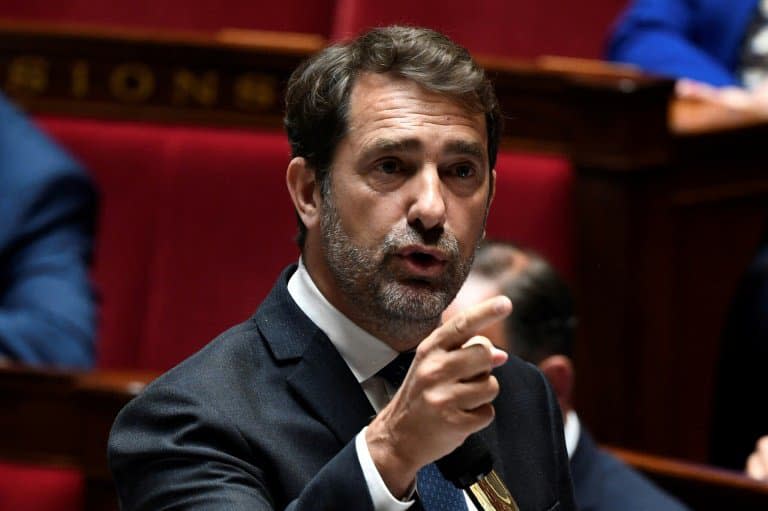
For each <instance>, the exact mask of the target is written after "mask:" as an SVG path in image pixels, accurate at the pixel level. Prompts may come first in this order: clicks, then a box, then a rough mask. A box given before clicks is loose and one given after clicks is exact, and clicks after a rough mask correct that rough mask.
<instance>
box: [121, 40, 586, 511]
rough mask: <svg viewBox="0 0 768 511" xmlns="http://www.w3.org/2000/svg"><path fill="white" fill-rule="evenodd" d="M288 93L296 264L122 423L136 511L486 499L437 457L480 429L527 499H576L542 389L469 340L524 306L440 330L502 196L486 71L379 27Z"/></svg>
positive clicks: (328, 56)
mask: <svg viewBox="0 0 768 511" xmlns="http://www.w3.org/2000/svg"><path fill="white" fill-rule="evenodd" d="M286 105H287V113H286V120H285V123H286V127H287V131H288V136H289V138H290V142H291V146H292V152H293V156H294V158H293V159H292V160H291V162H290V164H289V166H288V170H287V176H286V177H287V184H288V190H289V192H290V194H291V197H292V200H293V204H294V206H295V208H296V212H297V216H298V219H299V239H298V241H299V245H300V246H301V254H302V255H301V259H300V261H299V264H298V266H291V267H290V268H288V269H287V270H285V271H284V272H283V274H282V275H281V277H280V278H279V280H278V282H277V284H276V285H275V287H274V289H273V290H272V292H271V294H270V295H269V296H268V297H267V299H266V300H265V301H264V303H263V304H262V305H261V306H260V307H259V309H258V310H257V312H256V314H255V315H254V316H253V317H252V318H251V319H250V320H248V321H246V322H245V323H243V324H241V325H239V326H236V327H234V328H233V329H231V330H229V331H228V332H226V333H224V334H223V335H221V336H220V337H219V338H217V339H216V340H214V341H213V342H212V343H210V344H209V345H208V346H207V347H206V348H204V349H203V350H202V351H201V352H199V353H197V354H196V355H194V356H193V357H192V358H190V359H189V360H187V361H185V362H183V363H182V364H181V365H179V366H178V367H176V368H175V369H173V370H171V371H170V372H169V373H167V374H166V375H164V376H162V377H160V378H159V379H158V380H157V381H155V382H154V383H153V384H151V385H150V386H149V387H148V388H147V389H146V391H145V392H144V393H143V394H142V395H141V396H139V397H138V398H137V399H136V400H134V401H133V402H131V403H130V404H129V405H128V406H127V407H126V408H125V409H124V410H123V411H122V412H121V414H120V415H119V416H118V418H117V420H116V422H115V425H114V427H113V430H112V434H111V437H110V445H109V456H110V462H111V467H112V470H113V473H114V476H115V479H116V482H117V488H118V493H119V497H120V500H121V505H122V508H123V509H124V510H149V509H153V510H154V509H170V508H183V509H243V510H246V509H247V510H256V509H293V510H299V509H312V510H324V509H327V510H342V509H350V510H356V511H357V510H374V509H375V510H399V509H409V508H411V509H427V510H438V509H439V510H445V511H449V510H454V509H455V510H458V509H471V508H468V507H467V506H468V505H471V504H469V503H467V497H466V495H465V494H463V493H462V492H460V491H458V490H457V489H456V488H454V487H452V486H450V484H449V483H447V481H445V479H444V478H442V477H441V476H440V474H439V473H438V472H437V471H436V470H435V469H434V467H435V465H434V463H433V462H434V461H435V460H437V459H438V458H441V457H442V456H444V455H446V454H448V453H450V452H451V451H453V450H454V449H455V448H456V447H457V446H459V445H460V444H461V443H462V442H463V441H464V440H465V438H467V436H468V435H470V434H472V433H474V432H478V431H479V432H480V434H481V436H482V437H483V438H484V439H485V441H486V442H487V443H488V444H489V445H490V447H491V449H492V450H493V452H494V453H495V454H496V459H495V465H494V466H495V469H496V471H497V472H498V473H499V474H500V475H501V477H502V478H503V479H504V480H505V481H506V483H507V485H508V487H509V489H510V490H511V493H512V495H513V497H514V498H515V499H516V501H517V504H518V506H519V508H520V509H521V510H541V511H544V510H570V509H574V507H575V506H574V503H573V495H572V489H571V482H570V476H569V473H568V462H567V458H566V455H565V447H564V443H563V436H562V422H561V419H560V416H559V410H558V407H557V404H556V401H555V398H554V396H553V394H552V393H551V390H550V389H549V388H548V386H547V384H546V380H545V379H544V377H543V376H542V375H541V374H540V373H539V372H537V371H536V370H535V369H533V368H531V367H530V366H528V365H526V364H524V363H523V362H521V361H520V360H518V359H514V358H512V359H510V360H508V361H507V356H506V354H505V353H504V352H502V351H500V350H498V349H494V348H493V347H492V345H491V343H490V342H489V341H488V339H485V338H482V337H477V336H475V332H476V331H478V330H479V329H481V328H483V327H484V326H485V325H487V324H489V323H492V322H494V321H498V320H500V319H501V318H503V317H504V316H505V315H507V314H509V312H510V309H511V305H510V303H509V300H508V299H506V298H504V297H495V298H493V299H490V300H488V301H486V302H484V303H483V304H480V305H479V306H477V307H475V308H473V309H471V310H469V311H467V312H466V313H464V314H460V315H458V316H457V317H456V318H455V319H454V320H452V321H450V322H448V323H446V324H443V325H441V324H440V315H441V313H442V311H443V309H444V308H445V306H446V305H447V304H448V303H449V302H450V301H451V299H452V298H453V296H454V295H455V293H456V291H458V289H459V287H460V286H461V283H462V281H463V280H464V278H465V277H466V274H467V272H468V271H469V267H470V266H471V262H472V257H473V254H474V249H475V246H476V244H477V243H478V241H479V240H480V239H481V237H482V236H483V233H484V226H485V219H486V216H487V212H488V207H489V206H490V202H491V199H492V197H493V190H494V186H493V180H494V171H493V167H494V163H495V159H496V151H497V147H498V141H499V134H500V113H499V110H498V105H497V102H496V98H495V95H494V93H493V89H492V87H491V85H490V83H489V82H488V81H487V79H486V78H485V76H484V73H483V71H482V70H481V69H480V68H479V67H478V66H477V65H476V64H475V63H474V61H472V59H471V57H470V56H469V54H468V53H467V52H466V50H464V49H463V48H460V47H458V46H456V45H455V44H454V43H452V42H451V41H450V40H448V39H447V38H445V37H444V36H442V35H440V34H437V33H435V32H432V31H429V30H425V29H417V28H404V27H389V28H384V29H376V30H373V31H371V32H369V33H367V34H365V35H363V36H361V37H359V38H358V39H356V40H354V41H352V42H349V43H346V44H341V45H336V46H332V47H329V48H327V49H326V50H324V51H322V52H321V53H319V54H318V55H316V56H315V57H313V58H311V59H310V60H309V61H307V62H306V63H304V64H303V65H302V66H300V67H299V68H298V69H297V70H296V71H295V72H294V74H293V76H292V77H291V79H290V81H289V84H288V89H287V94H286ZM414 350H415V354H414ZM403 354H405V355H403ZM408 354H410V356H412V357H413V361H412V363H411V365H410V370H407V367H408V366H407V365H400V366H399V367H398V369H402V370H403V371H402V372H401V375H403V374H404V380H402V381H401V383H400V382H395V379H396V378H394V377H390V376H389V375H390V374H391V371H390V369H391V368H393V367H394V366H392V365H391V364H390V363H391V362H392V361H393V360H394V361H395V362H396V363H399V362H401V361H402V360H403V359H404V358H407V356H408ZM505 362H506V363H505ZM382 370H383V372H382ZM406 371H407V374H405V373H406ZM494 417H495V420H494Z"/></svg>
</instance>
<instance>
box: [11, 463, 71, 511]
mask: <svg viewBox="0 0 768 511" xmlns="http://www.w3.org/2000/svg"><path fill="white" fill-rule="evenodd" d="M84 490H85V481H84V478H83V475H82V474H81V473H80V472H79V471H77V470H67V469H53V468H40V467H34V466H28V465H22V464H16V463H5V462H3V463H0V509H3V510H9V511H11V510H19V511H22V510H23V511H81V510H82V509H83V507H84V504H85V491H84Z"/></svg>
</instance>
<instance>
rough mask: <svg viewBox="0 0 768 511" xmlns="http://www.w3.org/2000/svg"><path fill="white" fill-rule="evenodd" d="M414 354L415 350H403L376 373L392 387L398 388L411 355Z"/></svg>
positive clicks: (411, 357)
mask: <svg viewBox="0 0 768 511" xmlns="http://www.w3.org/2000/svg"><path fill="white" fill-rule="evenodd" d="M415 356H416V352H415V351H405V352H403V353H400V354H399V355H398V356H397V357H395V359H394V360H393V361H392V362H390V363H389V364H387V365H386V366H384V368H383V369H381V370H380V371H379V372H378V373H376V374H378V375H379V376H381V377H382V378H384V379H385V380H387V382H388V383H389V384H390V385H392V386H393V387H395V388H398V387H400V385H401V384H402V383H403V380H404V379H405V375H406V374H408V368H410V367H411V363H412V362H413V357H415Z"/></svg>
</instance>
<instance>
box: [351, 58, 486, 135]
mask: <svg viewBox="0 0 768 511" xmlns="http://www.w3.org/2000/svg"><path fill="white" fill-rule="evenodd" d="M397 99H400V100H411V101H414V102H419V103H420V104H421V106H423V107H424V108H425V109H427V110H429V109H435V110H440V111H441V112H442V113H444V112H445V111H446V110H448V111H449V112H450V114H451V115H455V116H461V117H466V118H468V119H472V120H473V121H475V122H478V121H480V122H482V123H483V124H485V115H484V114H483V113H482V112H479V111H475V110H473V109H470V108H469V107H468V105H466V104H465V103H464V102H463V101H461V100H460V99H459V98H458V97H456V96H453V95H450V94H445V93H441V92H438V91H434V90H431V89H428V88H426V87H424V86H422V85H421V84H419V83H418V82H416V81H414V80H411V79H409V78H406V77H403V76H400V75H397V74H394V73H374V72H371V71H366V72H363V73H360V74H359V75H358V76H357V77H356V78H355V80H354V82H353V83H352V88H351V91H350V97H349V113H350V114H352V113H355V114H361V113H363V114H364V113H366V112H371V111H377V110H381V109H386V108H388V107H391V106H392V102H393V101H395V100H397ZM352 120H353V119H349V121H350V123H351V122H352Z"/></svg>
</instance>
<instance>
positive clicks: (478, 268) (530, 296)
mask: <svg viewBox="0 0 768 511" xmlns="http://www.w3.org/2000/svg"><path fill="white" fill-rule="evenodd" d="M498 294H503V295H506V296H507V297H508V298H509V299H510V300H512V304H513V310H512V314H511V315H510V316H508V317H507V318H506V319H505V320H504V321H503V322H500V323H496V324H494V325H492V326H491V327H489V329H487V330H486V331H484V332H482V335H485V336H486V337H488V338H489V339H490V340H491V341H492V342H493V343H494V344H496V345H497V346H499V347H500V348H502V349H504V350H508V351H509V352H510V353H513V354H515V355H517V356H519V357H520V358H522V359H523V360H526V361H528V362H530V363H532V364H535V365H537V366H538V367H539V369H540V370H541V371H542V372H543V373H544V375H545V376H546V377H547V380H549V383H550V385H551V386H552V388H553V390H554V392H555V395H556V396H557V400H558V402H559V404H560V408H561V410H562V414H563V423H564V430H565V443H566V449H567V451H568V457H569V459H570V466H571V475H572V477H573V486H574V490H575V492H576V503H577V505H578V507H579V509H581V510H582V511H615V510H617V509H621V510H622V511H640V510H643V511H682V510H685V509H686V508H685V507H684V506H683V505H682V504H681V503H680V502H678V501H677V500H675V499H674V498H673V497H671V496H669V495H667V494H665V493H664V492H662V491H661V490H660V489H659V488H657V487H656V486H654V484H653V483H651V482H650V481H649V480H647V479H646V478H645V477H643V476H642V475H640V474H639V473H637V472H636V471H634V470H633V469H632V468H630V467H628V466H627V465H625V464H624V463H622V462H621V461H619V460H618V459H617V458H615V457H614V456H612V455H611V454H609V453H608V452H605V451H603V450H601V449H600V448H599V447H598V446H597V445H596V443H595V441H594V440H593V439H592V436H591V435H590V434H589V432H588V431H587V430H586V429H585V428H584V427H583V426H582V425H581V423H580V421H579V417H578V415H577V414H576V411H575V410H574V408H573V386H574V380H575V370H574V365H573V360H572V359H571V353H572V344H573V338H574V329H575V326H576V317H575V313H574V304H573V299H572V297H571V294H570V291H569V290H568V286H567V285H566V284H565V282H564V281H563V280H562V279H561V278H560V277H559V276H558V275H557V273H556V272H555V270H554V269H553V268H552V267H551V266H550V265H549V263H547V261H545V260H544V259H543V258H542V257H541V256H539V255H537V254H536V253H534V252H532V251H530V250H526V249H521V248H518V247H516V246H514V245H512V244H509V243H503V242H493V241H489V242H485V243H483V244H482V245H481V246H480V248H479V249H478V251H477V252H476V254H475V261H474V264H473V266H472V270H471V272H470V274H469V276H468V277H467V280H466V281H465V283H464V286H463V287H462V288H461V289H460V290H459V293H458V295H457V296H456V298H455V300H454V301H453V302H452V303H451V305H450V306H449V307H448V309H446V311H445V313H444V315H443V317H444V319H446V320H447V319H448V318H450V317H452V316H453V315H454V314H456V313H458V312H459V311H461V310H463V309H465V308H467V307H470V306H472V305H474V304H477V303H479V302H481V301H483V300H485V299H487V298H489V297H492V296H496V295H498Z"/></svg>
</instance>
